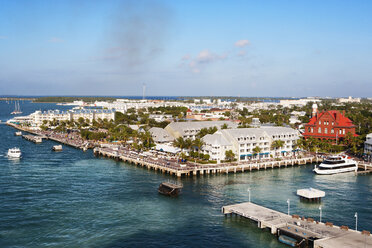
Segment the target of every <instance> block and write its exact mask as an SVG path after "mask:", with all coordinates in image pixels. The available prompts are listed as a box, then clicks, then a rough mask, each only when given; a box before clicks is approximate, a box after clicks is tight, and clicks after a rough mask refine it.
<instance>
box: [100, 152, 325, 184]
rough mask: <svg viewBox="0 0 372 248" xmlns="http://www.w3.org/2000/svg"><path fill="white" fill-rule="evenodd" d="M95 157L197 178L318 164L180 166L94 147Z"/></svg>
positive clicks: (308, 159)
mask: <svg viewBox="0 0 372 248" xmlns="http://www.w3.org/2000/svg"><path fill="white" fill-rule="evenodd" d="M93 152H94V154H95V155H96V156H103V157H108V158H112V159H115V160H118V161H124V162H127V163H130V164H134V165H138V166H141V167H144V168H147V169H148V170H154V171H160V172H162V173H168V174H169V175H173V176H177V177H182V176H197V175H209V174H229V173H243V172H251V171H255V170H267V169H274V168H286V167H290V166H295V165H305V164H309V163H315V162H319V161H320V159H319V158H317V157H315V156H307V157H301V158H294V159H289V158H288V159H283V160H280V161H252V162H233V163H221V164H181V163H179V161H177V160H176V159H173V160H167V159H158V158H154V157H144V156H141V154H138V153H135V152H133V151H130V150H127V149H120V150H113V149H110V148H102V147H96V148H94V149H93Z"/></svg>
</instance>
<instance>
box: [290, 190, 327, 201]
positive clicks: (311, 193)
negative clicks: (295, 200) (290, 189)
mask: <svg viewBox="0 0 372 248" xmlns="http://www.w3.org/2000/svg"><path fill="white" fill-rule="evenodd" d="M297 195H298V196H299V197H300V198H301V200H306V201H310V202H312V201H314V202H320V201H321V200H322V198H323V197H325V192H324V191H321V190H319V189H314V188H308V189H298V190H297Z"/></svg>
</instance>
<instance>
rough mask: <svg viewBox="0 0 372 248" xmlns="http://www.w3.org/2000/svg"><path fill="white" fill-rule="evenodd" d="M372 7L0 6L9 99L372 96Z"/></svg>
mask: <svg viewBox="0 0 372 248" xmlns="http://www.w3.org/2000/svg"><path fill="white" fill-rule="evenodd" d="M371 13H372V2H371V1H342V0H338V1H332V0H327V1H280V0H277V1H248V0H245V1H237V0H236V1H217V0H215V1H208V0H203V1H193V0H188V1H171V0H169V1H160V0H159V1H158V0H153V1H142V0H136V1H134V0H133V1H112V0H107V1H88V0H87V1H83V0H74V1H63V0H61V1H37V0H34V1H17V0H9V1H6V0H0V95H5V94H17V95H141V93H142V85H143V83H145V84H146V87H147V94H148V95H206V96H221V95H226V96H288V97H289V96H349V95H352V96H361V97H372V73H371V68H372V29H371V27H372V15H371Z"/></svg>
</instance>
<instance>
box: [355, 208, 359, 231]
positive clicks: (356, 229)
mask: <svg viewBox="0 0 372 248" xmlns="http://www.w3.org/2000/svg"><path fill="white" fill-rule="evenodd" d="M354 217H355V231H358V213H357V212H355V215H354Z"/></svg>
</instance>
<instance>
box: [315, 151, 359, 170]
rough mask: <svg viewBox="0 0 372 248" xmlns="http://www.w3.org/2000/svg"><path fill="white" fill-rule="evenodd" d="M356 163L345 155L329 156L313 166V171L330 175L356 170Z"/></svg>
mask: <svg viewBox="0 0 372 248" xmlns="http://www.w3.org/2000/svg"><path fill="white" fill-rule="evenodd" d="M357 170H358V163H357V162H356V161H355V160H353V159H351V158H350V157H347V156H339V155H337V156H329V157H327V158H325V159H324V160H323V162H322V163H321V164H320V165H318V166H315V168H314V172H315V173H316V174H320V175H332V174H338V173H344V172H353V171H354V172H356V171H357Z"/></svg>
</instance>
